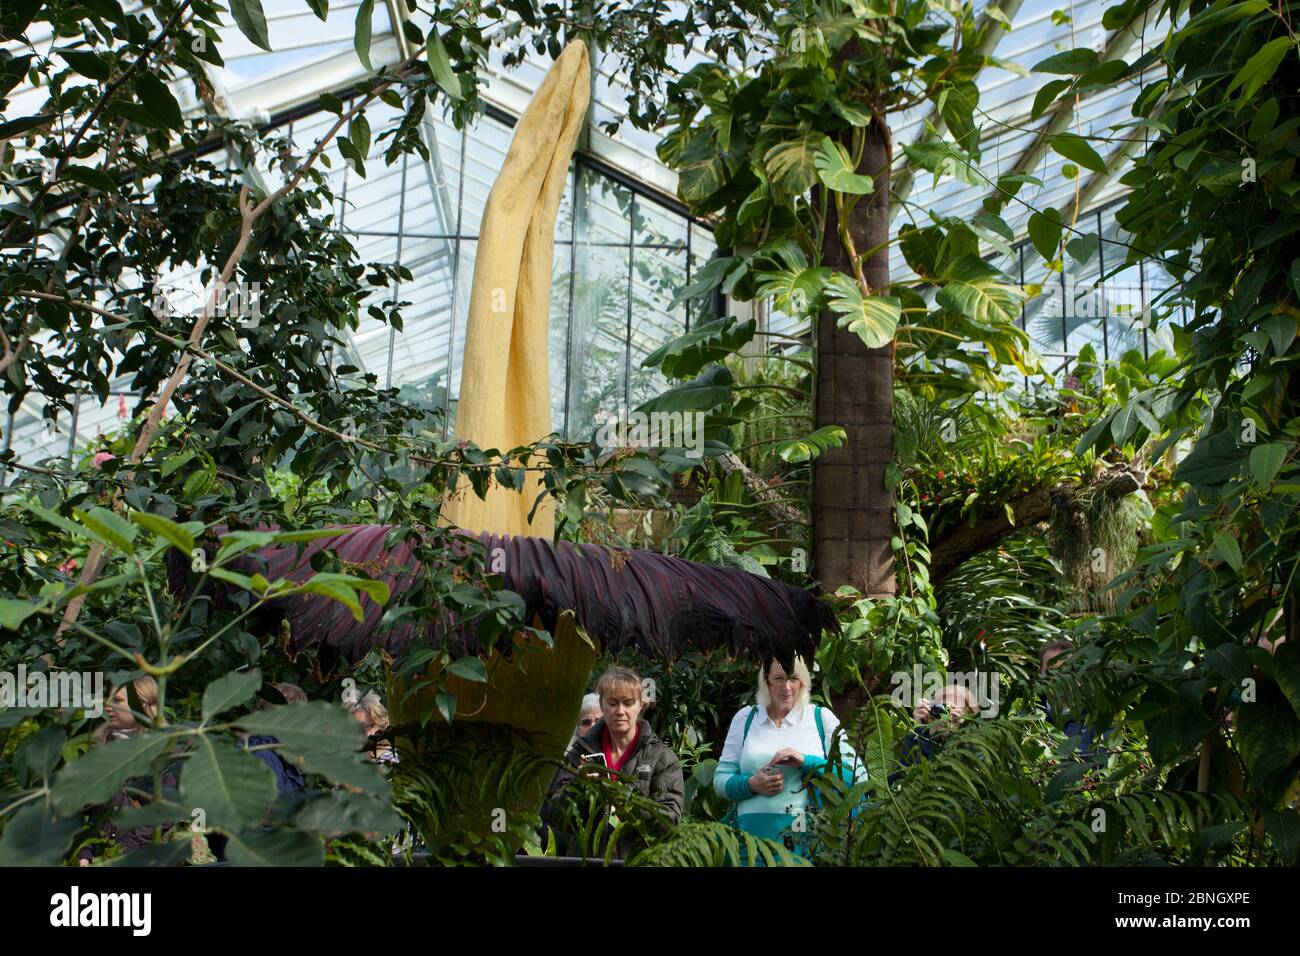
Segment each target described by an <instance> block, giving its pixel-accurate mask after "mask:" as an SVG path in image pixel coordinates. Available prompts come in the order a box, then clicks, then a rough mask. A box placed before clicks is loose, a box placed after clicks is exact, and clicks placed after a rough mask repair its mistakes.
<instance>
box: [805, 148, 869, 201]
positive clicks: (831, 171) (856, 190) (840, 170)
mask: <svg viewBox="0 0 1300 956" xmlns="http://www.w3.org/2000/svg"><path fill="white" fill-rule="evenodd" d="M813 165H814V166H815V167H816V169H817V178H818V179H820V180H821V181H822V184H823V185H824V186H826V188H827V189H833V190H835V191H836V192H839V193H851V194H853V195H856V196H865V195H866V194H868V193H870V192H871V191H872V190H873V189H874V188H875V184H874V183H872V181H871V177H870V176H864V175H862V174H861V173H856V172H854V171H853V163H852V161H851V160H850V159H849V154H848V151H847V150H845V148H844V147H843V146H842V145H840V144H839V143H837V142H835V141H834V140H833V139H831V138H830V137H829V136H826V137H823V138H822V140H821V142H820V143H819V144H818V146H817V151H816V152H815V153H814V154H813Z"/></svg>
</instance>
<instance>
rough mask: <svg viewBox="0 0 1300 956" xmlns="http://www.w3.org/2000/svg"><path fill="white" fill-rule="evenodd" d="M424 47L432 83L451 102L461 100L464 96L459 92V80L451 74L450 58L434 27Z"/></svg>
mask: <svg viewBox="0 0 1300 956" xmlns="http://www.w3.org/2000/svg"><path fill="white" fill-rule="evenodd" d="M426 46H427V47H428V50H429V69H430V70H431V71H432V73H433V81H434V82H435V83H437V84H438V87H439V89H441V90H442V91H443V92H444V93H446V94H447V95H448V96H450V97H451V98H452V99H453V100H463V99H464V98H465V94H464V93H462V92H461V89H460V80H459V79H458V78H457V77H456V74H455V73H453V72H452V69H451V58H450V57H448V56H447V47H446V46H444V45H443V42H442V37H440V36H438V30H437V28H436V27H434V28H433V29H430V30H429V38H428V41H427V43H426Z"/></svg>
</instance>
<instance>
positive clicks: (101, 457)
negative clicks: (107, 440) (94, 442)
mask: <svg viewBox="0 0 1300 956" xmlns="http://www.w3.org/2000/svg"><path fill="white" fill-rule="evenodd" d="M106 461H117V456H116V455H110V454H109V453H108V452H106V451H97V452H95V459H94V462H95V467H96V468H103V467H104V462H106Z"/></svg>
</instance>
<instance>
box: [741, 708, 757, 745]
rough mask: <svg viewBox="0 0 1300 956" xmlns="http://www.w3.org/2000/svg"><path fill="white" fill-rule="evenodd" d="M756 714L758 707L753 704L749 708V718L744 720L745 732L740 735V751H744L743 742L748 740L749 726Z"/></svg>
mask: <svg viewBox="0 0 1300 956" xmlns="http://www.w3.org/2000/svg"><path fill="white" fill-rule="evenodd" d="M757 713H758V705H757V704H755V705H754V706H753V707H751V708H749V716H748V717H746V718H745V732H744V733H743V734H741V735H740V749H741V750H744V749H745V741H746V740H748V739H749V725H750V724H752V723H753V722H754V715H755V714H757Z"/></svg>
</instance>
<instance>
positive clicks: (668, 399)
mask: <svg viewBox="0 0 1300 956" xmlns="http://www.w3.org/2000/svg"><path fill="white" fill-rule="evenodd" d="M735 382H736V379H735V376H733V375H732V374H731V371H730V370H729V369H728V368H727V367H726V366H725V365H712V366H710V367H709V368H707V369H705V370H704V372H703V374H701V375H700V376H698V377H697V378H693V379H691V380H690V381H689V382H684V383H683V384H681V385H678V386H676V387H675V388H670V389H668V391H666V392H664V393H663V394H662V395H660V396H658V397H657V398H652V399H651V400H650V401H648V402H645V403H644V404H643V405H641V406H640V407H639V408H638V409H637V411H641V412H685V411H696V410H698V411H705V412H707V411H709V410H710V409H713V408H717V407H718V406H719V405H721V404H722V403H724V402H729V401H730V400H731V386H732V385H734V384H735Z"/></svg>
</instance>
